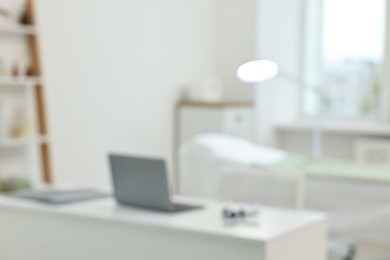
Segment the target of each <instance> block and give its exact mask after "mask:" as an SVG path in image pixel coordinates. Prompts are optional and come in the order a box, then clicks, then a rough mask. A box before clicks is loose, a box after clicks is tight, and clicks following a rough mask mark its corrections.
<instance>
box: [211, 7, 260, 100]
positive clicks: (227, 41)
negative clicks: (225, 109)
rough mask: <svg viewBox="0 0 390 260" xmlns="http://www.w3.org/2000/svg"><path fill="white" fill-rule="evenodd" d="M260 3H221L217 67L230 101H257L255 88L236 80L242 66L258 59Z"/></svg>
mask: <svg viewBox="0 0 390 260" xmlns="http://www.w3.org/2000/svg"><path fill="white" fill-rule="evenodd" d="M258 2H259V0H245V1H237V0H217V8H216V28H217V30H216V46H217V48H216V53H215V56H216V65H217V74H218V77H220V78H221V79H222V81H223V83H224V90H225V93H224V98H225V99H227V100H246V101H247V100H254V98H253V96H254V93H255V92H254V90H255V89H254V86H253V85H250V84H247V83H243V82H241V81H240V80H239V79H238V78H237V76H236V70H237V68H238V66H239V65H241V64H242V63H244V62H247V61H249V60H254V59H255V58H256V51H257V42H256V36H257V23H256V21H257V14H258V10H257V6H258Z"/></svg>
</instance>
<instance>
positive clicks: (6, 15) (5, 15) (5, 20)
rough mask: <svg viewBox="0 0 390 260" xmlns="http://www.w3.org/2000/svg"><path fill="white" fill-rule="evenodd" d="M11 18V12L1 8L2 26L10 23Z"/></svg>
mask: <svg viewBox="0 0 390 260" xmlns="http://www.w3.org/2000/svg"><path fill="white" fill-rule="evenodd" d="M9 18H10V13H9V11H8V10H7V9H6V8H4V7H1V6H0V24H6V23H8V21H9Z"/></svg>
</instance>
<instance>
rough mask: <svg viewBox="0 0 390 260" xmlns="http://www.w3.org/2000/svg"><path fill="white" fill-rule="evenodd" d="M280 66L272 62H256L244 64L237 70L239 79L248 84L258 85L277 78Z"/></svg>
mask: <svg viewBox="0 0 390 260" xmlns="http://www.w3.org/2000/svg"><path fill="white" fill-rule="evenodd" d="M278 72H279V68H278V65H277V64H276V63H275V62H273V61H270V60H255V61H249V62H247V63H244V64H242V65H241V66H240V67H239V68H238V69H237V77H238V78H239V79H240V80H242V81H244V82H248V83H256V82H261V81H265V80H269V79H272V78H274V77H276V75H277V74H278Z"/></svg>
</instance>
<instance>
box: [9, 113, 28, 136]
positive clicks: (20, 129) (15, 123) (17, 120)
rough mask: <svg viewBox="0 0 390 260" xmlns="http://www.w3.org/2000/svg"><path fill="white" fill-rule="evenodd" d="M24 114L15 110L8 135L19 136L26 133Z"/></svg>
mask: <svg viewBox="0 0 390 260" xmlns="http://www.w3.org/2000/svg"><path fill="white" fill-rule="evenodd" d="M26 125H27V124H26V116H25V114H24V113H23V112H22V111H21V110H18V111H16V112H15V115H14V118H13V120H12V123H11V128H10V136H11V137H12V138H21V137H24V136H26V135H27V126H26Z"/></svg>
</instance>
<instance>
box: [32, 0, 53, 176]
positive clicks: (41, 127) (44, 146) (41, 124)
mask: <svg viewBox="0 0 390 260" xmlns="http://www.w3.org/2000/svg"><path fill="white" fill-rule="evenodd" d="M27 22H28V24H29V26H28V27H26V28H30V29H32V28H36V16H35V12H34V0H27ZM33 31H34V32H36V29H33ZM26 37H27V41H28V49H29V54H30V61H31V76H32V77H36V78H40V77H41V74H42V71H41V63H40V59H39V57H40V55H39V43H38V34H37V33H26ZM34 96H35V104H36V111H37V119H38V133H39V136H47V135H48V129H47V121H46V113H45V98H44V88H43V84H42V82H37V84H36V85H35V88H34ZM39 146H40V149H39V150H40V155H41V166H42V181H43V182H44V183H46V184H51V183H52V182H53V177H52V172H51V160H50V159H51V158H50V146H49V142H41V143H40V144H39Z"/></svg>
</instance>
